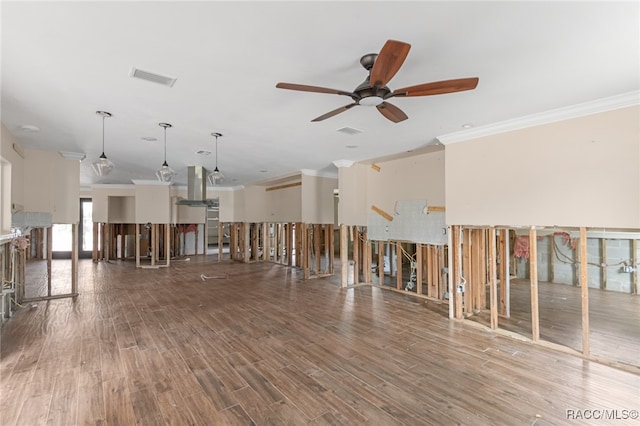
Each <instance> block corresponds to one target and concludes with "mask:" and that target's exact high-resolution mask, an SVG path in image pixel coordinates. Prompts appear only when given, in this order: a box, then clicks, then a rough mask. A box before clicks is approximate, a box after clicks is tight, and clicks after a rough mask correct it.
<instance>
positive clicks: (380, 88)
mask: <svg viewBox="0 0 640 426" xmlns="http://www.w3.org/2000/svg"><path fill="white" fill-rule="evenodd" d="M410 48H411V45H410V44H408V43H405V42H402V41H397V40H387V42H386V43H385V44H384V46H383V47H382V49H381V50H380V53H377V54H376V53H369V54H366V55H364V56H363V57H362V58H360V64H361V65H362V66H363V67H364V68H365V69H366V70H367V71H369V76H368V77H367V78H366V79H365V81H364V82H362V83H361V84H360V85H359V86H358V87H356V88H355V90H354V91H353V92H348V91H344V90H336V89H329V88H326V87H318V86H308V85H304V84H293V83H278V84H276V87H277V88H279V89H289V90H299V91H302V92H314V93H328V94H333V95H341V96H349V97H351V99H352V100H353V103H350V104H347V105H345V106H342V107H340V108H337V109H334V110H333V111H329V112H328V113H326V114H323V115H321V116H319V117H316V118H314V119H313V120H311V121H322V120H325V119H327V118H330V117H333V116H334V115H337V114H340V113H341V112H344V111H346V110H348V109H351V108H353V107H354V106H358V105H361V106H375V107H376V108H377V109H378V111H379V112H380V114H382V115H383V116H384V117H385V118H387V119H388V120H390V121H392V122H394V123H399V122H401V121H404V120H406V119H407V118H409V117H408V116H407V115H406V114H405V113H404V112H403V111H402V110H401V109H400V108H398V107H397V106H395V105H393V104H392V103H390V102H387V99H390V98H393V97H407V96H428V95H439V94H444V93H453V92H462V91H465V90H473V89H475V88H476V86H477V85H478V78H477V77H472V78H461V79H455V80H445V81H438V82H433V83H424V84H418V85H416V86H409V87H404V88H402V89H397V90H394V91H392V90H391V89H389V88H388V87H387V83H388V82H389V81H390V80H391V79H392V78H393V77H394V76H395V75H396V73H397V72H398V70H399V69H400V67H401V66H402V64H403V63H404V61H405V59H406V58H407V55H408V54H409V49H410Z"/></svg>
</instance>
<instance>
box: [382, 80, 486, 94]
mask: <svg viewBox="0 0 640 426" xmlns="http://www.w3.org/2000/svg"><path fill="white" fill-rule="evenodd" d="M477 85H478V78H477V77H474V78H459V79H457V80H445V81H436V82H434V83H425V84H418V85H417V86H410V87H403V88H402V89H396V90H394V91H393V93H391V96H428V95H440V94H443V93H453V92H463V91H465V90H473V89H475V88H476V86H477Z"/></svg>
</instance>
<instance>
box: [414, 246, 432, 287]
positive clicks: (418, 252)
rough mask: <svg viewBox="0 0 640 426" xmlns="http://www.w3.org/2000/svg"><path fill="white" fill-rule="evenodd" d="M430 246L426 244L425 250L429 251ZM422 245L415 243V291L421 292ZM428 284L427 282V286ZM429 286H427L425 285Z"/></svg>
mask: <svg viewBox="0 0 640 426" xmlns="http://www.w3.org/2000/svg"><path fill="white" fill-rule="evenodd" d="M429 247H430V246H426V250H427V252H428V251H429ZM422 248H423V245H422V244H420V243H418V244H416V293H418V294H422V268H423V263H424V262H423V257H422V256H423V254H422V252H423V250H422ZM428 285H429V284H428V283H427V286H428ZM427 288H429V287H427Z"/></svg>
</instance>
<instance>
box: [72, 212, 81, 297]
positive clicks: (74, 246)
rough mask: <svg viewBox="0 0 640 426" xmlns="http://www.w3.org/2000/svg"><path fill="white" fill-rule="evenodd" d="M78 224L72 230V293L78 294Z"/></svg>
mask: <svg viewBox="0 0 640 426" xmlns="http://www.w3.org/2000/svg"><path fill="white" fill-rule="evenodd" d="M78 245H79V238H78V223H74V224H73V225H72V228H71V293H72V294H77V293H78Z"/></svg>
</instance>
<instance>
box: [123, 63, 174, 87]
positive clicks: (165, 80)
mask: <svg viewBox="0 0 640 426" xmlns="http://www.w3.org/2000/svg"><path fill="white" fill-rule="evenodd" d="M129 76H131V77H133V78H139V79H141V80H147V81H151V82H152V83H158V84H162V85H163V86H169V87H173V84H174V83H175V82H176V80H177V78H173V77H167V76H166V75H160V74H156V73H153V72H149V71H144V70H141V69H139V68H136V67H132V68H131V72H130V73H129Z"/></svg>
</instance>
